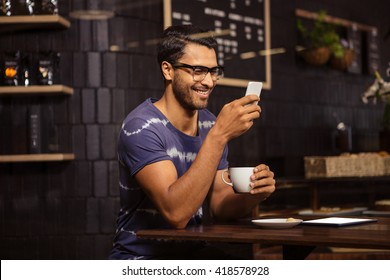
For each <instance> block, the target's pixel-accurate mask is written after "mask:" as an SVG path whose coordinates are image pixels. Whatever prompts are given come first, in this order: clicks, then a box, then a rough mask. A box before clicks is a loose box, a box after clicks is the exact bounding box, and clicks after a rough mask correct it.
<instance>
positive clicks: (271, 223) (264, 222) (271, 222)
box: [252, 218, 302, 228]
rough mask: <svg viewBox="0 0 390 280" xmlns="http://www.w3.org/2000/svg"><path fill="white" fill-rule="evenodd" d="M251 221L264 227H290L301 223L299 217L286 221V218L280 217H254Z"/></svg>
mask: <svg viewBox="0 0 390 280" xmlns="http://www.w3.org/2000/svg"><path fill="white" fill-rule="evenodd" d="M252 223H254V224H255V225H258V226H260V227H264V228H292V227H295V226H296V225H299V224H300V223H302V220H300V219H294V221H291V222H287V219H286V218H282V219H256V220H252Z"/></svg>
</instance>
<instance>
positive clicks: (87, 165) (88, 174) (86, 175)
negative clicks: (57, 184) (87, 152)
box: [75, 161, 93, 197]
mask: <svg viewBox="0 0 390 280" xmlns="http://www.w3.org/2000/svg"><path fill="white" fill-rule="evenodd" d="M92 174H93V169H92V163H91V162H89V161H77V162H76V168H75V177H76V183H75V184H76V195H77V196H80V197H88V196H92V193H93V190H92V189H93V175H92Z"/></svg>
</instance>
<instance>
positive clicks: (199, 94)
mask: <svg viewBox="0 0 390 280" xmlns="http://www.w3.org/2000/svg"><path fill="white" fill-rule="evenodd" d="M177 63H184V64H188V65H192V66H206V67H209V68H212V67H216V66H218V64H217V57H216V54H215V51H214V50H213V49H209V48H207V47H205V46H201V45H198V44H188V45H187V46H186V47H185V54H184V55H183V56H182V57H181V58H180V59H179V60H178V61H177ZM215 85H216V81H213V80H212V78H211V75H210V73H207V75H206V76H205V78H204V79H203V80H202V81H199V82H196V81H194V79H193V70H192V69H189V68H176V69H175V73H174V78H173V79H172V88H173V93H174V95H175V97H176V99H177V101H178V102H179V103H180V104H181V105H182V106H183V107H184V108H185V109H188V110H199V109H204V108H206V107H207V103H208V99H209V96H210V94H211V92H212V90H213V88H214V87H215Z"/></svg>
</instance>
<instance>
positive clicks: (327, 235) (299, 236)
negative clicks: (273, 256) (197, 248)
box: [137, 217, 390, 259]
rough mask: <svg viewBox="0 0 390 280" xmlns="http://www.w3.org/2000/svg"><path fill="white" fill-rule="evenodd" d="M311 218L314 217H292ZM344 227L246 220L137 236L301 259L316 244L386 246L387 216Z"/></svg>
mask: <svg viewBox="0 0 390 280" xmlns="http://www.w3.org/2000/svg"><path fill="white" fill-rule="evenodd" d="M296 218H302V219H306V220H308V219H314V217H310V218H308V217H304V218H303V217H296ZM377 219H378V221H377V222H374V223H367V224H360V225H354V226H346V227H332V226H311V225H298V226H296V227H293V228H290V229H263V228H260V227H258V226H256V225H253V224H252V223H250V222H249V221H248V222H246V223H244V224H241V223H237V224H215V225H202V226H195V227H189V228H187V229H150V230H140V231H138V232H137V236H138V237H140V238H149V239H165V240H197V241H199V240H202V241H213V242H235V243H247V244H248V243H252V244H268V245H282V247H283V258H284V259H304V258H306V257H307V256H308V255H309V254H310V252H311V251H312V250H313V249H314V248H315V247H317V246H321V247H322V246H330V247H341V248H369V249H390V218H382V217H379V218H377Z"/></svg>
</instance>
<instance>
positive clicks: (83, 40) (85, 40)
mask: <svg viewBox="0 0 390 280" xmlns="http://www.w3.org/2000/svg"><path fill="white" fill-rule="evenodd" d="M79 24H80V33H79V35H80V37H79V38H80V40H79V41H80V47H79V48H80V50H81V51H91V50H92V41H93V40H92V21H89V20H80V21H79Z"/></svg>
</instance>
